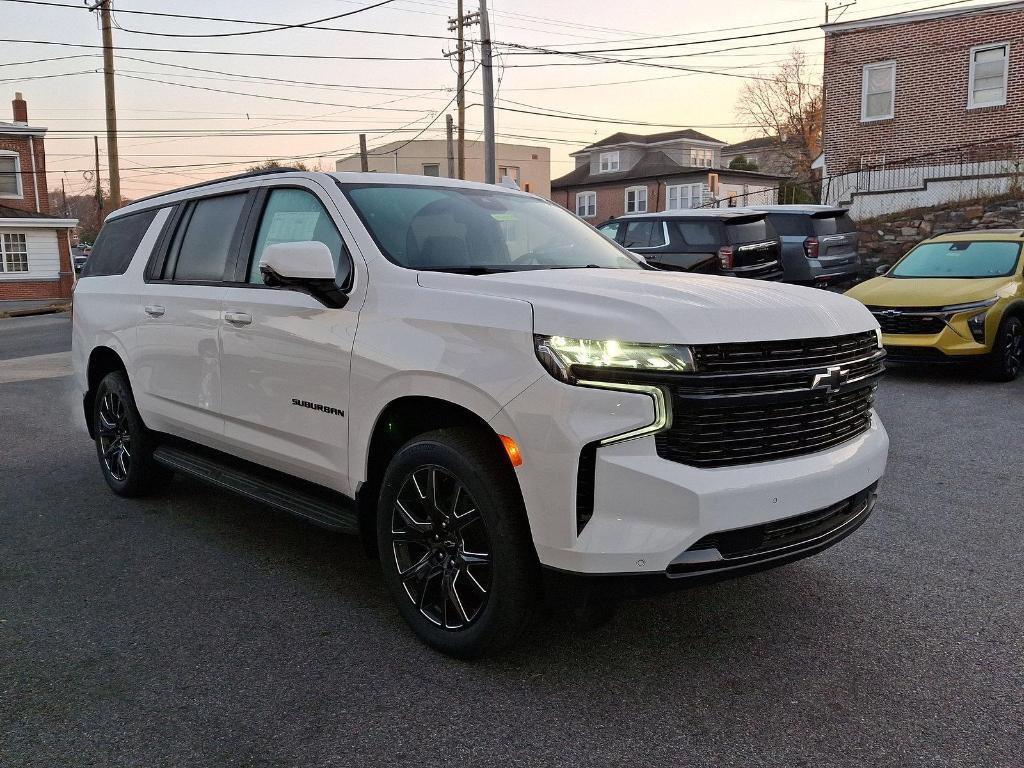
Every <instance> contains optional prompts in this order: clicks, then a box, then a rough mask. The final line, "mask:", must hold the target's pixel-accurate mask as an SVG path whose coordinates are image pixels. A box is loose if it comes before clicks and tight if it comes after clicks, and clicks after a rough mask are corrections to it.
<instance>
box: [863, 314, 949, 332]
mask: <svg viewBox="0 0 1024 768" xmlns="http://www.w3.org/2000/svg"><path fill="white" fill-rule="evenodd" d="M868 309H869V310H870V311H871V314H872V315H874V316H875V320H877V321H878V324H879V325H880V326H881V327H882V333H885V334H912V333H916V334H924V335H927V336H934V335H935V334H936V333H940V332H941V331H942V329H943V328H945V327H946V324H945V323H944V322H943V321H942V317H941V316H939V315H938V314H935V315H930V314H928V310H927V309H906V310H904V309H891V308H887V307H868ZM936 312H937V310H936Z"/></svg>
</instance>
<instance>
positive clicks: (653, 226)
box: [622, 221, 665, 248]
mask: <svg viewBox="0 0 1024 768" xmlns="http://www.w3.org/2000/svg"><path fill="white" fill-rule="evenodd" d="M664 244H665V226H664V224H662V223H661V222H660V221H631V222H629V223H628V224H626V238H625V240H624V242H623V244H622V245H623V247H625V248H658V247H660V246H662V245H664Z"/></svg>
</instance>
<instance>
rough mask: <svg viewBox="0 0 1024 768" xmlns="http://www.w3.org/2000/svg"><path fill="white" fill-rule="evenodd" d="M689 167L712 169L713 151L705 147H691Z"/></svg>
mask: <svg viewBox="0 0 1024 768" xmlns="http://www.w3.org/2000/svg"><path fill="white" fill-rule="evenodd" d="M690 165H694V166H697V167H698V168H713V167H714V166H715V150H713V149H707V148H706V147H691V148H690Z"/></svg>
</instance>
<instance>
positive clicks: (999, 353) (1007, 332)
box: [989, 317, 1024, 381]
mask: <svg viewBox="0 0 1024 768" xmlns="http://www.w3.org/2000/svg"><path fill="white" fill-rule="evenodd" d="M1022 365H1024V323H1022V322H1021V321H1020V319H1019V318H1016V317H1008V318H1006V319H1005V320H1003V322H1002V323H1001V324H1000V326H999V332H998V333H997V334H996V340H995V343H994V344H993V346H992V352H991V353H990V355H989V374H990V376H991V378H993V379H995V380H996V381H1013V380H1014V379H1016V378H1017V376H1018V375H1020V371H1021V367H1022Z"/></svg>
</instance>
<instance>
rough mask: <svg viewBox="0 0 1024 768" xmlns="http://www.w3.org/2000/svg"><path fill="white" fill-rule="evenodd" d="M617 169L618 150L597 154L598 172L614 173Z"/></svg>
mask: <svg viewBox="0 0 1024 768" xmlns="http://www.w3.org/2000/svg"><path fill="white" fill-rule="evenodd" d="M617 170H619V151H618V150H615V151H614V152H602V153H601V154H599V155H598V156H597V172H598V173H615V171H617Z"/></svg>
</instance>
